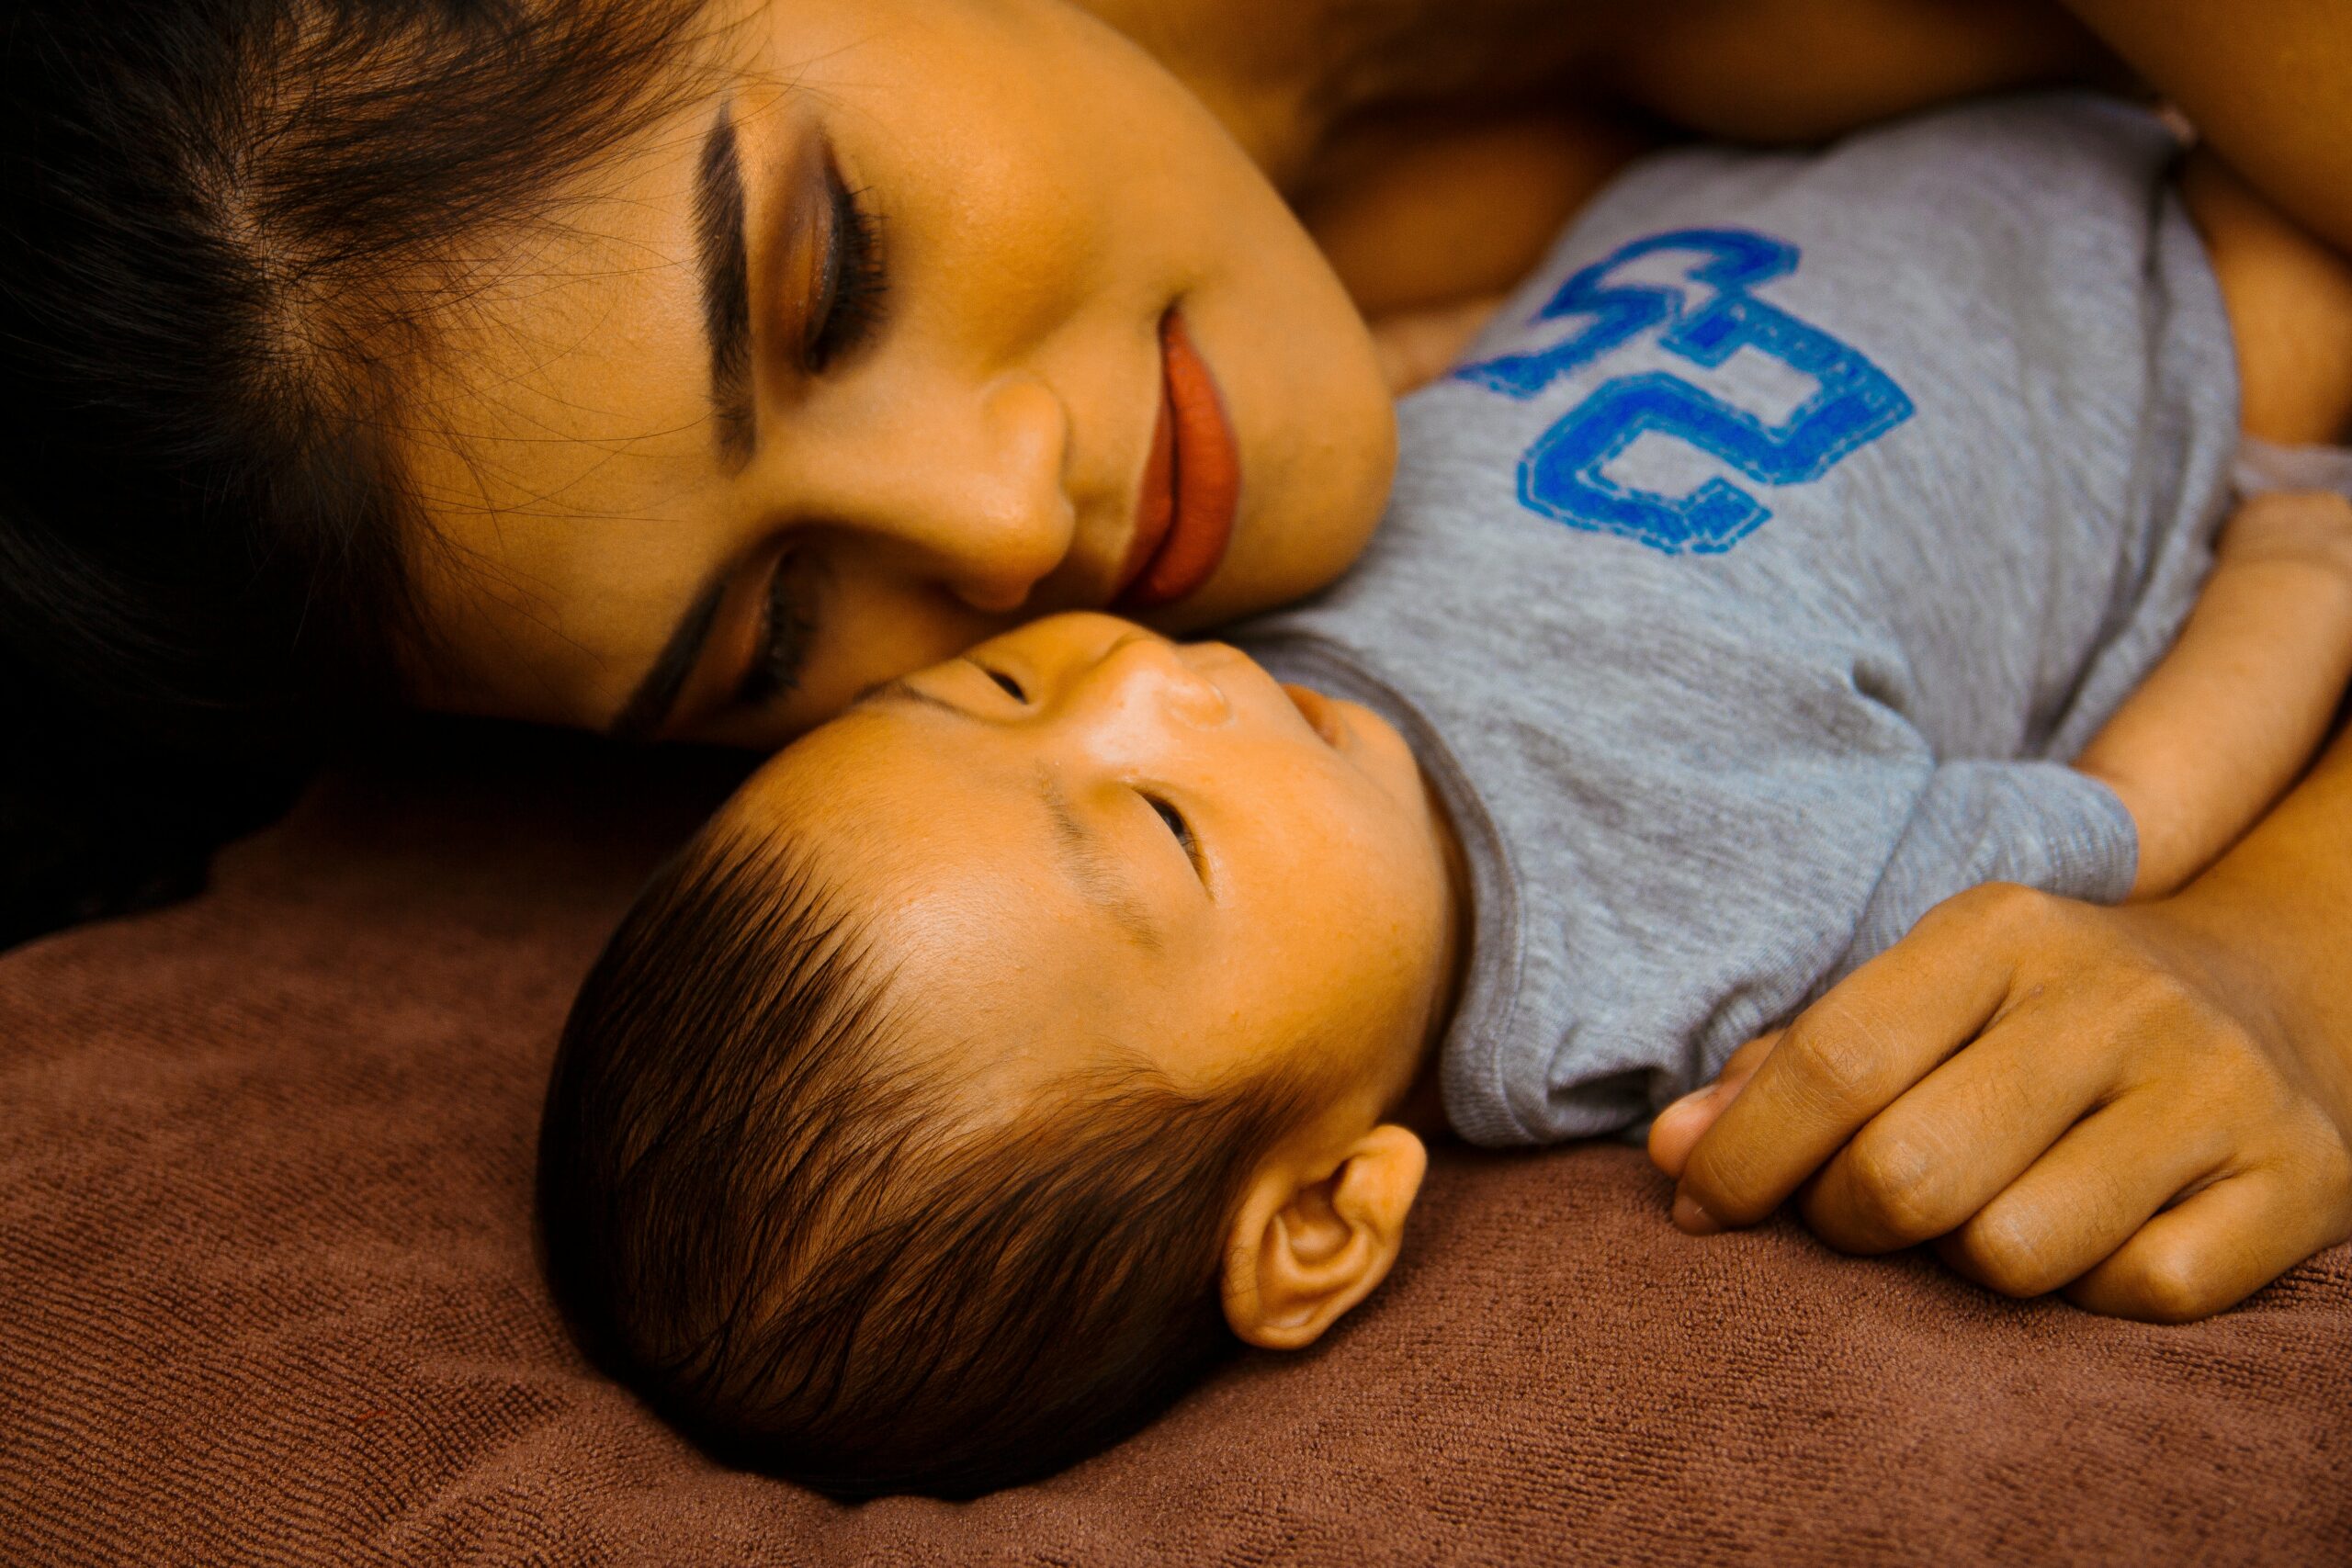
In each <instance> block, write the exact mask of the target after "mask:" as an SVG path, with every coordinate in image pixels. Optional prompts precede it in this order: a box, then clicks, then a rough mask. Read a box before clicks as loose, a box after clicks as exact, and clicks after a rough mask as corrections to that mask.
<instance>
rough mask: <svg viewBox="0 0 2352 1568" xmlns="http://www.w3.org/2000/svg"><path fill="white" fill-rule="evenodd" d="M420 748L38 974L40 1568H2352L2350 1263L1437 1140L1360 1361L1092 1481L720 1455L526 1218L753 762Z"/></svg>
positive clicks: (34, 1087)
mask: <svg viewBox="0 0 2352 1568" xmlns="http://www.w3.org/2000/svg"><path fill="white" fill-rule="evenodd" d="M412 745H413V748H414V749H415V750H413V751H411V752H410V754H407V755H404V756H403V757H402V758H401V760H399V761H381V762H379V763H376V764H373V765H372V766H371V768H370V769H369V770H368V771H367V772H365V773H357V774H353V775H346V776H344V777H341V778H338V779H336V780H334V781H330V783H329V784H327V785H326V786H324V787H322V789H321V790H320V791H319V792H318V793H316V794H314V795H313V796H312V797H311V799H310V800H309V801H308V802H307V803H306V804H305V805H304V807H302V808H301V810H300V812H299V813H298V814H297V816H296V818H294V819H293V820H292V821H290V822H288V824H286V825H285V826H283V827H281V828H279V829H275V830H273V831H272V832H270V833H268V834H266V835H265V836H263V837H262V838H260V839H258V840H254V841H252V842H250V843H248V844H246V845H243V846H242V847H241V848H239V849H238V850H236V851H234V852H232V853H231V854H230V855H229V856H228V858H227V859H226V860H225V862H224V863H223V864H222V867H221V870H220V876H219V886H217V888H216V889H215V891H214V892H213V893H211V894H210V895H209V896H207V897H204V898H203V899H201V900H199V901H198V902H197V903H195V904H192V905H189V906H186V907H184V908H179V909H175V910H172V911H168V912H165V913H164V914H160V915H153V916H147V917H141V918H138V919H130V920H125V921H121V922H118V923H114V924H110V925H103V926H97V927H91V928H86V929H84V930H81V931H74V932H70V933H68V934H65V935H63V936H62V937H57V938H53V939H51V940H49V941H46V942H38V943H35V944H33V945H32V946H30V947H28V948H26V949H23V950H20V951H18V952H17V953H12V954H10V955H8V956H6V958H0V1561H5V1562H10V1563H16V1562H23V1563H29V1564H51V1563H57V1564H65V1563H81V1562H108V1563H135V1564H141V1565H146V1564H164V1563H181V1562H186V1563H226V1562H255V1563H281V1562H284V1563H295V1562H300V1563H338V1564H339V1563H387V1564H400V1565H402V1568H411V1565H417V1564H431V1563H441V1562H469V1563H501V1564H503V1563H523V1562H561V1563H571V1562H619V1563H661V1564H674V1565H679V1568H689V1565H694V1564H703V1563H709V1564H736V1563H744V1562H778V1563H784V1562H790V1563H810V1564H828V1563H849V1562H859V1563H928V1562H1045V1563H1126V1562H1182V1563H1211V1562H1216V1563H1257V1562H1329V1563H1345V1564H1370V1563H1397V1564H1423V1563H1434V1562H1464V1563H1470V1562H1476V1563H1492V1564H1502V1563H1544V1564H1549V1563H1558V1562H1569V1561H1576V1562H1654V1561H1668V1562H1691V1561H1718V1560H1736V1561H1743V1560H1744V1561H1773V1562H1808V1563H1810V1562H1887V1561H1893V1560H1907V1561H1934V1562H1990V1561H1996V1560H1997V1561H2001V1562H2189V1561H2194V1562H2281V1563H2318V1562H2352V1249H2346V1248H2337V1249H2335V1251H2333V1252H2330V1253H2328V1254H2326V1255H2325V1256H2324V1257H2322V1258H2319V1259H2317V1260H2315V1261H2314V1262H2312V1263H2311V1264H2308V1265H2306V1266H2304V1267H2303V1268H2301V1269H2298V1270H2296V1271H2295V1272H2294V1273H2292V1274H2290V1275H2289V1276H2288V1277H2287V1278H2286V1279H2285V1280H2282V1281H2281V1282H2279V1283H2278V1284H2277V1285H2275V1286H2273V1287H2272V1288H2271V1289H2270V1290H2268V1291H2266V1292H2263V1293H2262V1294H2261V1295H2259V1296H2257V1297H2256V1298H2255V1300H2254V1301H2253V1302H2252V1303H2249V1304H2248V1305H2246V1306H2245V1307H2243V1308H2241V1309H2240V1310H2238V1311H2236V1312H2233V1313H2230V1314H2225V1315H2223V1316H2222V1317H2220V1318H2217V1319H2215V1320H2213V1321H2211V1322H2209V1323H2204V1324H2199V1325H2194V1326H2190V1327H2186V1328H2172V1329H2165V1328H2152V1327H2145V1326H2142V1325H2135V1324H2127V1323H2114V1322H2108V1321H2104V1320H2101V1319H2098V1318H2093V1317H2088V1316H2086V1315H2084V1314H2079V1313H2076V1312H2075V1311H2073V1310H2071V1309H2070V1308H2067V1307H2065V1306H2063V1305H2055V1304H2047V1303H2043V1304H2033V1305H2027V1306H2018V1305H2015V1304H2012V1303H2007V1302H2003V1301H1999V1300H1996V1299H1995V1298H1993V1297H1991V1296H1988V1295H1986V1294H1985V1293H1983V1292H1978V1291H1976V1290H1974V1289H1973V1288H1972V1287H1970V1286H1968V1285H1966V1284H1963V1283H1961V1282H1959V1281H1957V1280H1954V1279H1952V1278H1951V1277H1950V1276H1948V1275H1946V1274H1945V1273H1943V1272H1942V1271H1940V1270H1939V1269H1938V1268H1936V1267H1935V1265H1934V1264H1933V1263H1932V1262H1929V1261H1927V1260H1924V1259H1922V1258H1898V1259H1895V1260H1892V1261H1881V1262H1854V1261H1849V1260H1846V1259H1842V1258H1834V1257H1832V1256H1830V1255H1828V1254H1827V1253H1826V1252H1824V1251H1823V1250H1822V1249H1820V1248H1819V1247H1817V1246H1815V1244H1814V1243H1813V1242H1812V1240H1811V1239H1810V1238H1809V1237H1807V1236H1806V1235H1804V1233H1803V1232H1802V1231H1801V1230H1799V1229H1797V1228H1795V1227H1793V1226H1792V1225H1790V1224H1787V1223H1785V1222H1782V1223H1778V1224H1773V1225H1770V1226H1768V1227H1766V1228H1765V1229H1763V1230H1761V1231H1759V1232H1757V1233H1754V1234H1751V1235H1740V1236H1734V1237H1728V1238H1719V1239H1716V1240H1713V1241H1711V1242H1703V1243H1702V1242H1696V1241H1691V1240H1688V1239H1685V1238H1684V1237H1682V1236H1680V1235H1677V1234H1676V1233H1675V1232H1674V1231H1672V1230H1671V1229H1669V1228H1668V1226H1667V1224H1666V1223H1665V1219H1664V1208H1665V1201H1666V1190H1665V1186H1664V1184H1663V1183H1662V1182H1660V1181H1659V1180H1657V1179H1656V1178H1654V1177H1653V1176H1652V1175H1651V1174H1650V1173H1649V1171H1648V1169H1647V1168H1646V1166H1645V1164H1644V1163H1643V1161H1642V1160H1641V1158H1640V1157H1639V1156H1637V1155H1635V1154H1634V1153H1632V1152H1631V1151H1628V1150H1624V1149H1620V1148H1614V1147H1600V1148H1582V1149H1571V1150H1564V1151H1560V1152H1556V1153H1553V1154H1548V1155H1543V1156H1512V1157H1487V1156H1474V1155H1470V1154H1465V1153H1454V1154H1451V1155H1447V1156H1443V1157H1442V1158H1441V1159H1440V1161H1439V1163H1438V1168H1437V1173H1436V1176H1435V1179H1434V1181H1433V1185H1432V1190H1431V1191H1430V1197H1429V1201H1428V1203H1427V1205H1426V1209H1425V1211H1424V1213H1421V1214H1420V1215H1419V1216H1418V1217H1417V1219H1416V1221H1415V1235H1414V1237H1413V1244H1412V1247H1411V1248H1410V1249H1409V1253H1408V1261H1407V1263H1406V1264H1405V1265H1404V1267H1403V1268H1402V1269H1400V1270H1399V1273H1398V1275H1397V1278H1396V1279H1395V1280H1393V1281H1392V1282H1391V1283H1390V1284H1389V1285H1388V1286H1387V1287H1385V1289H1384V1290H1383V1291H1382V1292H1381V1293H1380V1295H1379V1296H1378V1297H1376V1298H1375V1299H1374V1303H1372V1304H1371V1305H1370V1306H1369V1307H1368V1308H1367V1309H1366V1310H1364V1311H1363V1312H1362V1313H1360V1314H1358V1315H1357V1317H1356V1318H1355V1320H1354V1321H1352V1322H1351V1323H1350V1324H1349V1325H1345V1326H1344V1327H1343V1328H1342V1330H1341V1331H1340V1332H1339V1333H1338V1334H1336V1335H1335V1336H1334V1337H1332V1339H1331V1341H1330V1342H1329V1344H1327V1345H1326V1346H1324V1347H1322V1348H1319V1349H1317V1350H1316V1351H1315V1352H1313V1353H1311V1354H1309V1355H1306V1356H1304V1357H1300V1358H1296V1359H1275V1358H1272V1357H1253V1358H1250V1359H1244V1360H1242V1361H1239V1362H1238V1363H1237V1364H1236V1366H1235V1367H1234V1368H1233V1369H1232V1371H1229V1372H1228V1373H1227V1374H1226V1375H1224V1376H1222V1377H1220V1378H1219V1379H1217V1380H1216V1381H1215V1382H1213V1383H1212V1384H1210V1385H1209V1386H1208V1387H1206V1388H1204V1389H1203V1390H1201V1391H1200V1392H1199V1393H1196V1394H1195V1395H1193V1397H1191V1398H1190V1399H1188V1400H1186V1401H1185V1402H1184V1403H1183V1404H1181V1405H1180V1406H1179V1407H1178V1408H1177V1409H1176V1411H1175V1412H1174V1413H1173V1414H1172V1415H1171V1416H1170V1417H1169V1418H1168V1419H1166V1420H1165V1421H1163V1422H1162V1423H1160V1424H1159V1426H1158V1427H1154V1428H1153V1429H1151V1430H1150V1431H1148V1432H1147V1433H1145V1434H1144V1435H1143V1436H1142V1437H1140V1438H1136V1440H1135V1441H1133V1442H1131V1443H1129V1444H1127V1445H1126V1446H1125V1448H1122V1449H1120V1450H1117V1451H1115V1452H1114V1453H1111V1454H1108V1455H1106V1456H1103V1458H1101V1459H1099V1460H1096V1461H1092V1462H1091V1463H1089V1464H1086V1465H1084V1466H1081V1467H1080V1468H1079V1469H1078V1470H1076V1471H1073V1472H1070V1473H1069V1474H1068V1475H1065V1476H1062V1477H1059V1478H1057V1479H1056V1480H1054V1481H1052V1482H1049V1483H1045V1484H1042V1485H1038V1486H1034V1487H1030V1488H1026V1489H1023V1490H1021V1491H1017V1492H1012V1493H1007V1494H1002V1495H997V1496H995V1497H991V1498H989V1499H986V1500H983V1501H981V1502H979V1503H977V1504H974V1505H970V1506H946V1505H942V1504H937V1503H932V1502H924V1501H919V1500H908V1499H893V1500H888V1501H884V1502H880V1503H876V1504H872V1505H869V1506H865V1507H863V1508H844V1507H840V1506H834V1505H831V1504H829V1503H825V1502H822V1501H820V1500H818V1499H816V1498H814V1497H812V1496H810V1495H807V1494H805V1493H802V1492H799V1491H797V1490H796V1489H794V1488H792V1487H790V1486H786V1485H783V1484H780V1483H774V1482H769V1481H765V1480H762V1479H759V1478H756V1477H752V1476H745V1475H740V1474H733V1473H729V1472H726V1471H723V1470H720V1469H718V1468H717V1467H715V1466H713V1465H711V1464H710V1463H708V1462H707V1461H705V1460H703V1459H702V1458H700V1457H699V1456H698V1455H696V1454H695V1452H694V1451H693V1450H691V1449H689V1448H687V1447H686V1446H685V1445H684V1444H683V1443H681V1442H680V1441H678V1440H677V1439H676V1438H673V1437H672V1436H671V1435H670V1434H669V1433H668V1432H666V1431H665V1430H664V1429H663V1428H662V1427H661V1426H659V1425H658V1424H657V1423H655V1422H654V1421H653V1420H651V1419H650V1417H648V1416H646V1415H645V1414H644V1413H642V1412H641V1411H639V1409H638V1408H637V1407H636V1405H635V1404H633V1403H632V1402H631V1400H630V1399H629V1397H628V1395H627V1394H626V1393H623V1392H621V1391H620V1390H619V1389H617V1388H616V1387H614V1386H612V1385H610V1384H609V1383H607V1382H604V1381H603V1380H601V1379H599V1378H598V1377H596V1376H595V1375H594V1374H593V1373H591V1372H590V1371H587V1370H586V1369H585V1367H584V1366H583V1365H582V1363H581V1362H580V1360H579V1359H577V1358H576V1357H575V1356H574V1355H573V1354H572V1353H571V1350H570V1349H569V1348H568V1347H567V1346H566V1344H565V1343H564V1341H563V1339H562V1337H561V1335H560V1332H559V1330H558V1327H557V1325H556V1323H555V1321H554V1318H553V1316H552V1314H551V1313H550V1311H549V1309H548V1304H547V1302H546V1299H545V1296H544V1294H543V1292H541V1290H540V1288H539V1284H538V1281H537V1276H536V1274H535V1273H534V1271H533V1268H532V1263H531V1256H530V1247H529V1226H528V1216H527V1213H526V1193H527V1190H528V1178H529V1171H530V1160H531V1149H532V1139H533V1134H534V1125H535V1119H536V1116H537V1105H538V1096H539V1089H540V1080H541V1075H542V1073H543V1072H544V1070H545V1066H546V1063H547V1058H548V1052H549V1050H550V1048H551V1045H552V1042H553V1037H554V1032H555V1030H556V1027H557V1024H558V1022H559V1021H560V1018H561V1016H562V1013H563V1009H564V1007H565V1004H566V1002H567V1001H568V999H569V998H570V995H571V987H572V985H573V983H574V981H575V980H576V978H577V977H578V976H579V975H580V973H581V972H582V969H583V968H584V967H585V966H586V964H587V961H588V959H589V956H590V955H591V953H593V951H594V947H595V945H596V943H597V942H598V941H599V940H600V938H601V936H602V934H603V931H604V930H605V927H606V925H607V924H608V923H609V922H610V921H611V920H612V919H613V918H614V917H615V916H616V914H617V912H618V910H619V909H620V908H621V906H622V905H623V904H624V903H625V902H626V900H627V898H628V893H629V891H630V889H631V888H632V886H634V884H635V883H636V881H637V879H638V878H639V876H641V875H642V874H644V872H645V871H646V870H647V869H648V868H649V866H650V863H651V862H652V861H653V859H654V858H655V857H656V856H657V855H658V853H659V852H660V851H661V848H662V846H663V845H664V844H665V843H667V842H669V841H672V840H674V838H675V837H676V836H677V835H678V834H679V833H680V832H682V831H683V830H684V828H685V827H686V825H687V824H689V823H691V822H692V821H693V820H694V819H695V815H696V814H697V813H698V812H699V811H700V810H702V809H703V808H705V807H707V805H708V804H709V803H710V802H711V801H712V800H714V799H716V798H717V795H718V792H719V791H720V789H721V788H723V784H724V774H725V772H726V765H725V764H718V763H712V762H708V761H695V760H693V759H679V758H651V757H627V756H621V757H616V756H612V755H607V754H605V753H604V752H603V751H601V750H596V749H592V748H589V747H586V746H584V745H574V744H568V743H562V742H557V741H548V740H532V741H527V742H526V741H522V740H518V739H512V738H508V737H505V736H503V735H500V734H498V733H496V732H494V731H484V730H480V729H474V728H465V727H458V728H455V729H453V730H448V731H432V732H429V733H428V734H426V735H424V736H423V737H409V738H404V740H403V750H407V749H409V748H410V747H411V746H412ZM435 748H437V750H435Z"/></svg>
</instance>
